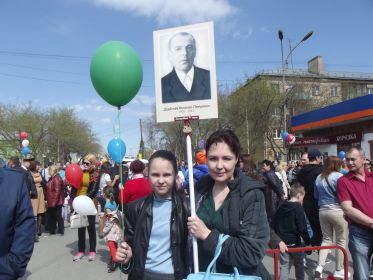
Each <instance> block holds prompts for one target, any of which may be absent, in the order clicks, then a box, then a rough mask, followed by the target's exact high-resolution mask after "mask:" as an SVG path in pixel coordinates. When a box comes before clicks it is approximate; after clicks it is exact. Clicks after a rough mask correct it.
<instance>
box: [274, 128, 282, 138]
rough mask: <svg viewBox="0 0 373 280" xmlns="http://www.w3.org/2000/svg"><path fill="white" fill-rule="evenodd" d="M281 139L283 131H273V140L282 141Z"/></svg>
mask: <svg viewBox="0 0 373 280" xmlns="http://www.w3.org/2000/svg"><path fill="white" fill-rule="evenodd" d="M281 138H282V135H281V130H280V129H274V130H273V139H275V140H278V139H281Z"/></svg>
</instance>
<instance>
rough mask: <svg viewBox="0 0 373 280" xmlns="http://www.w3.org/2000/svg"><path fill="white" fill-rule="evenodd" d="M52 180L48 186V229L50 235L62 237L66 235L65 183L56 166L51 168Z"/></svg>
mask: <svg viewBox="0 0 373 280" xmlns="http://www.w3.org/2000/svg"><path fill="white" fill-rule="evenodd" d="M49 174H50V176H51V177H50V178H49V181H48V184H47V207H48V212H47V214H48V228H49V234H56V223H57V233H58V234H60V235H63V234H64V224H63V218H62V206H63V202H64V200H65V197H64V191H63V189H64V183H63V181H62V178H61V176H60V175H59V174H58V169H57V167H56V166H55V165H52V166H50V167H49Z"/></svg>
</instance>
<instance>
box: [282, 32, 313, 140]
mask: <svg viewBox="0 0 373 280" xmlns="http://www.w3.org/2000/svg"><path fill="white" fill-rule="evenodd" d="M312 34H313V31H310V32H308V33H307V34H306V35H305V36H304V37H303V38H302V40H300V41H299V42H298V44H296V45H295V47H294V48H290V51H289V53H288V55H287V56H286V58H285V61H284V48H283V43H282V41H283V39H284V32H283V31H282V30H281V29H279V30H278V38H279V39H280V42H281V65H282V88H283V92H284V93H285V101H284V123H283V126H284V131H286V130H287V124H286V111H287V108H286V102H287V92H286V91H287V89H286V84H285V67H286V68H288V59H289V57H290V55H291V54H292V53H293V52H294V50H295V49H296V48H297V47H298V46H299V45H300V44H301V43H303V42H304V41H306V40H308V39H309V38H310V37H311V36H312ZM284 147H285V141H284Z"/></svg>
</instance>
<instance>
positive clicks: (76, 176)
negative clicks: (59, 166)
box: [65, 163, 83, 190]
mask: <svg viewBox="0 0 373 280" xmlns="http://www.w3.org/2000/svg"><path fill="white" fill-rule="evenodd" d="M65 176H66V181H67V182H68V183H69V184H70V185H72V186H73V187H74V188H76V189H77V190H78V189H80V187H81V185H82V181H83V171H82V169H81V168H80V166H79V165H78V164H76V163H71V164H69V165H68V166H67V167H66V170H65Z"/></svg>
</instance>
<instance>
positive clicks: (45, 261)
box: [21, 227, 351, 280]
mask: <svg viewBox="0 0 373 280" xmlns="http://www.w3.org/2000/svg"><path fill="white" fill-rule="evenodd" d="M77 240H78V232H77V230H75V229H70V228H68V227H67V228H65V235H64V236H43V235H42V236H41V237H40V242H38V243H35V248H34V252H33V255H32V258H31V260H30V262H29V265H28V267H27V271H26V274H25V276H24V277H22V278H21V279H27V280H44V279H45V280H50V279H52V280H95V279H100V280H111V279H115V280H126V279H127V276H126V275H125V274H122V273H120V272H119V270H117V271H115V272H113V273H107V268H106V264H107V262H108V261H109V259H110V255H109V249H108V247H107V245H106V243H105V241H104V240H102V239H97V255H96V260H95V261H92V262H89V261H88V256H87V255H86V256H85V257H84V258H83V259H82V260H80V261H78V262H73V260H72V259H73V256H74V254H75V252H76V250H77V246H78V242H77ZM86 242H87V247H88V234H87V240H86ZM331 259H332V263H330V264H328V265H327V266H326V267H325V270H326V272H330V273H331V272H334V257H333V256H331ZM263 262H264V265H265V266H266V268H267V269H268V271H269V272H270V273H272V274H273V273H274V269H273V267H274V265H273V258H272V257H270V256H266V257H265V258H264V260H263ZM316 265H317V253H316V252H314V253H313V254H312V255H311V256H307V267H308V268H307V269H306V277H305V279H314V278H313V272H314V269H315V267H316ZM349 269H350V271H351V261H350V268H349ZM289 279H295V276H294V267H293V268H292V270H291V273H290V274H289Z"/></svg>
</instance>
